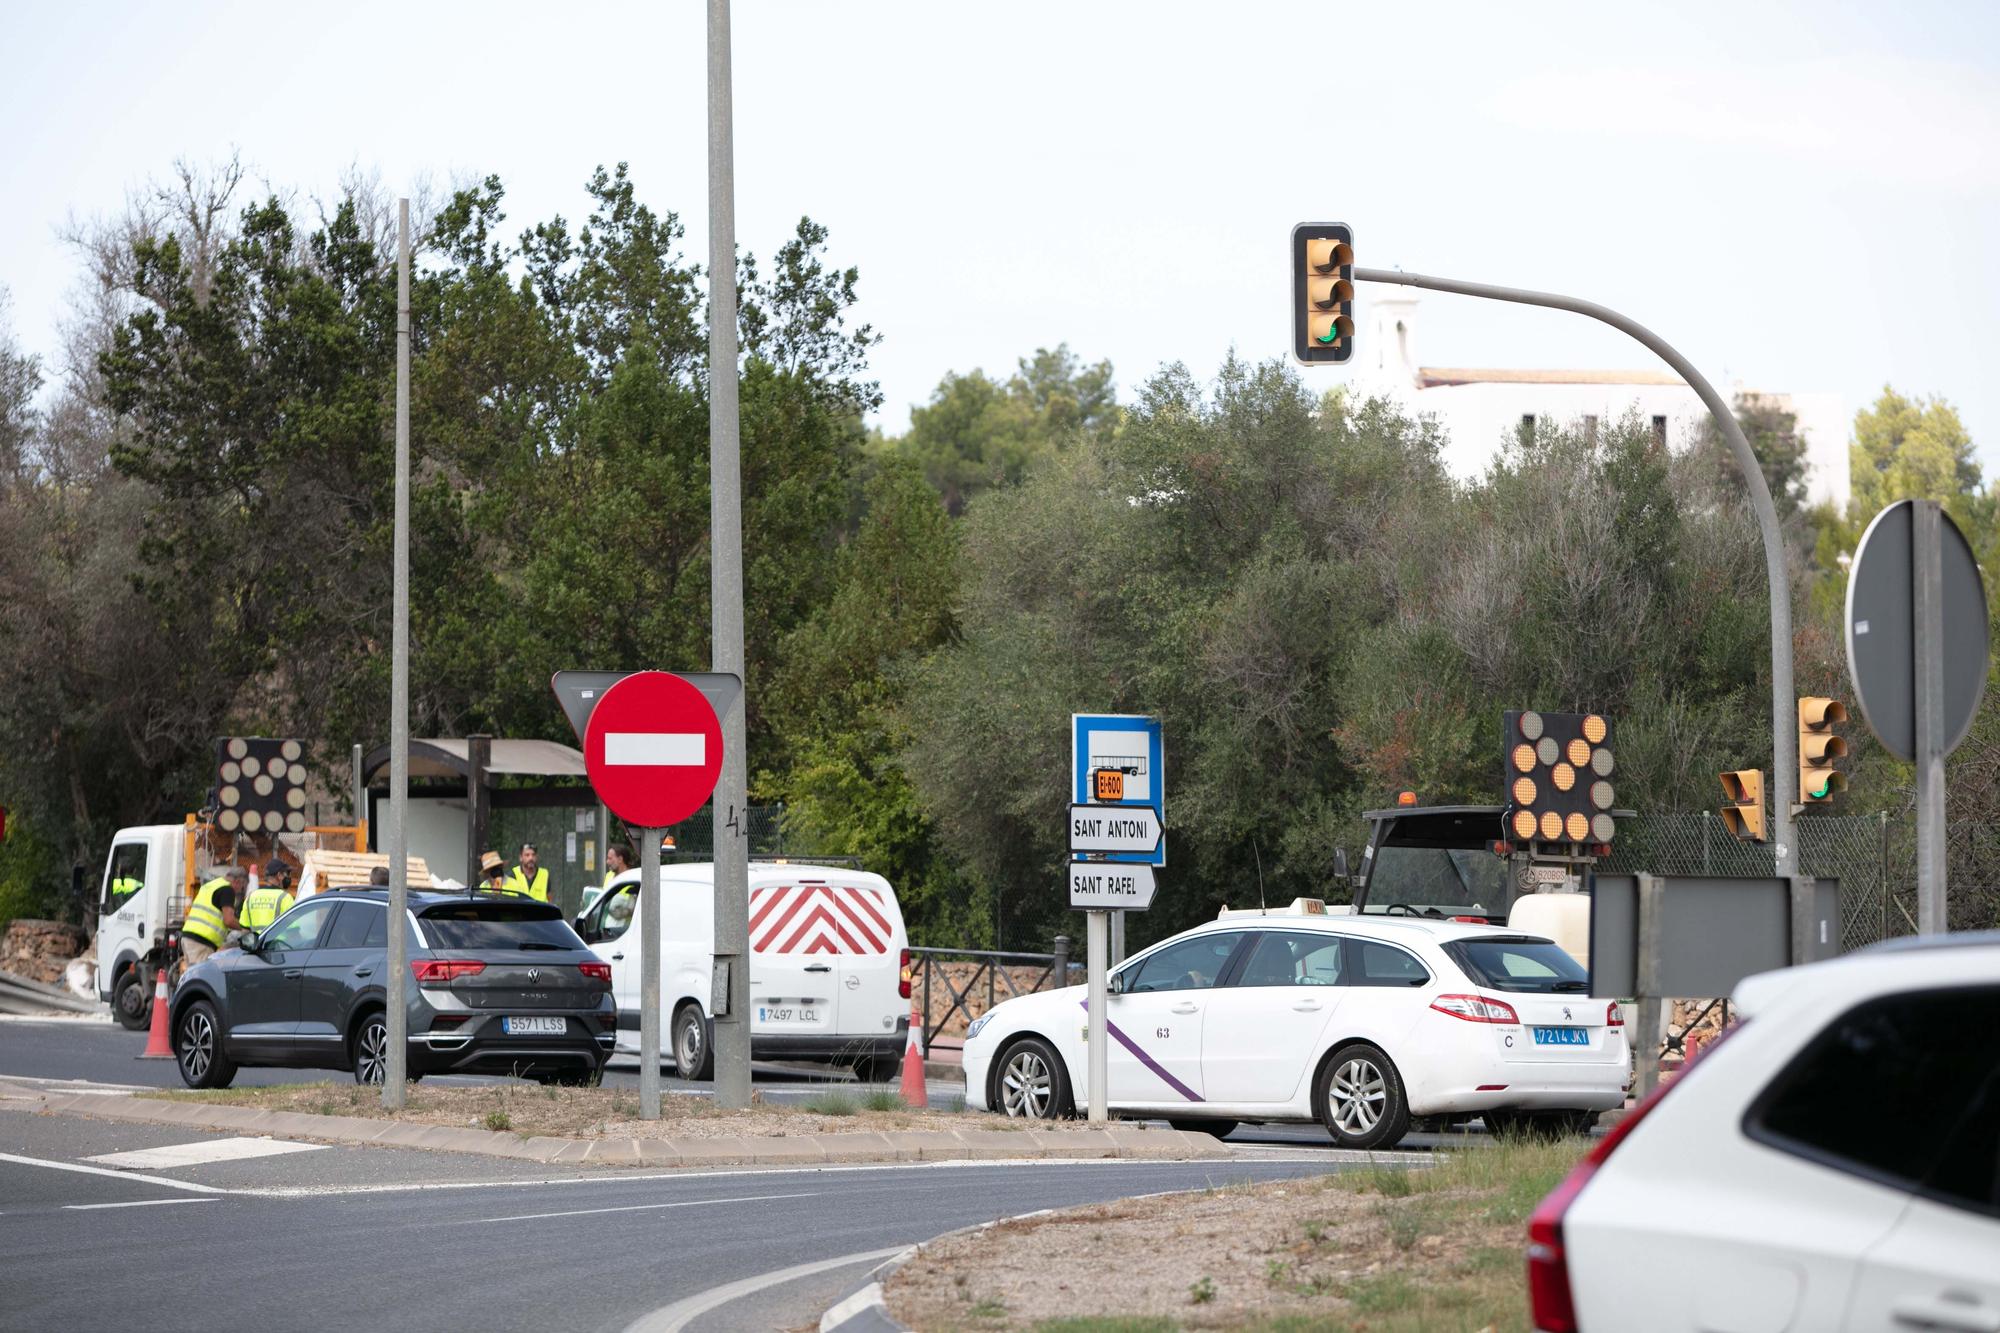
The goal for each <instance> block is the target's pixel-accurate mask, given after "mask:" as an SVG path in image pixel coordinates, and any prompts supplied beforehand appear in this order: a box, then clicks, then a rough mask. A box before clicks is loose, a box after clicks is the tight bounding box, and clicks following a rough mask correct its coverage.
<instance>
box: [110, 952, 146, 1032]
mask: <svg viewBox="0 0 2000 1333" xmlns="http://www.w3.org/2000/svg"><path fill="white" fill-rule="evenodd" d="M111 1012H112V1013H113V1014H115V1015H117V1017H118V1025H119V1026H120V1027H123V1028H125V1029H126V1030H127V1031H130V1032H144V1031H145V1030H146V1029H147V1028H148V1027H149V1026H151V1024H152V1021H153V992H152V991H150V990H148V989H147V988H146V981H145V978H144V976H142V975H141V974H140V972H139V968H138V965H137V964H134V965H132V966H131V967H128V968H126V969H125V970H124V971H123V972H120V973H119V974H118V984H117V985H115V986H113V987H112V988H111Z"/></svg>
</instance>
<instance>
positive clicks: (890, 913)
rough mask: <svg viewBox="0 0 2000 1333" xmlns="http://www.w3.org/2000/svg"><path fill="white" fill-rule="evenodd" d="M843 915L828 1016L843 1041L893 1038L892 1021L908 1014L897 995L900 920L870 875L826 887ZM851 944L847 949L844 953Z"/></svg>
mask: <svg viewBox="0 0 2000 1333" xmlns="http://www.w3.org/2000/svg"><path fill="white" fill-rule="evenodd" d="M831 887H832V889H833V892H834V894H835V900H836V901H837V902H838V903H840V904H841V906H842V907H843V909H844V917H843V920H844V922H845V924H846V926H847V931H846V934H845V938H843V939H842V944H843V946H844V947H843V949H842V952H841V953H840V955H839V957H838V961H837V962H836V964H835V966H836V968H837V969H838V974H839V977H840V999H839V1002H838V1007H837V1008H836V1010H835V1013H834V1019H835V1022H836V1023H837V1024H838V1025H839V1028H838V1030H839V1032H840V1035H841V1036H843V1037H886V1036H893V1035H895V1031H896V1020H897V1019H898V1018H899V1017H901V1016H903V1015H905V1014H908V1013H909V1011H910V1002H909V1001H908V1000H905V999H903V998H902V996H900V995H899V994H897V990H896V987H897V983H898V981H899V980H900V978H901V973H902V967H903V947H904V946H905V945H906V944H908V943H909V937H908V936H907V935H906V934H905V933H904V931H903V914H902V911H901V909H900V908H898V907H897V905H896V894H895V892H894V891H893V890H892V889H891V888H890V887H889V884H888V881H887V880H884V879H882V878H881V877H880V876H876V875H863V876H856V877H854V878H852V879H851V880H847V881H845V882H843V881H841V880H835V881H834V882H833V884H832V886H831ZM849 941H851V942H852V947H845V946H847V945H848V944H849Z"/></svg>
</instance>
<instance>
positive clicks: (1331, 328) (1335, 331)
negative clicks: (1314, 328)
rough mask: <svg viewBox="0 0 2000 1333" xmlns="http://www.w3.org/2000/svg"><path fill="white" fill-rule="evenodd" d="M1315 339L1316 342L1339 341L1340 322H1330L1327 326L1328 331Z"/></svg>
mask: <svg viewBox="0 0 2000 1333" xmlns="http://www.w3.org/2000/svg"><path fill="white" fill-rule="evenodd" d="M1314 341H1316V342H1323V343H1332V342H1339V341H1340V326H1339V325H1338V324H1329V325H1327V327H1326V332H1325V333H1324V334H1322V335H1320V337H1318V338H1317V339H1315V340H1314Z"/></svg>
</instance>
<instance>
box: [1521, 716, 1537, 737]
mask: <svg viewBox="0 0 2000 1333" xmlns="http://www.w3.org/2000/svg"><path fill="white" fill-rule="evenodd" d="M1521 736H1522V738H1523V739H1525V740H1531V741H1538V740H1540V739H1541V738H1542V715H1541V714H1540V713H1523V714H1521Z"/></svg>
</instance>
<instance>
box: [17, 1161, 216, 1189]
mask: <svg viewBox="0 0 2000 1333" xmlns="http://www.w3.org/2000/svg"><path fill="white" fill-rule="evenodd" d="M0 1162H13V1163H14V1164H15V1165H17V1166H45V1167H47V1168H49V1170H51V1171H74V1172H76V1173H77V1174H78V1175H82V1176H109V1177H111V1178H112V1179H113V1180H142V1181H144V1182H146V1183H147V1184H148V1185H165V1186H166V1187H167V1188H168V1189H175V1190H186V1191H187V1192H188V1193H189V1194H234V1193H237V1191H235V1190H223V1189H217V1188H216V1187H215V1186H213V1185H197V1184H195V1183H194V1182H193V1181H192V1180H175V1179H174V1178H173V1177H171V1176H142V1175H140V1174H139V1173H138V1172H136V1171H113V1170H111V1169H110V1168H109V1167H103V1166H85V1165H84V1164H83V1163H81V1162H51V1161H47V1160H45V1159H43V1158H40V1157H18V1156H16V1155H15V1154H13V1153H10V1152H0Z"/></svg>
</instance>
